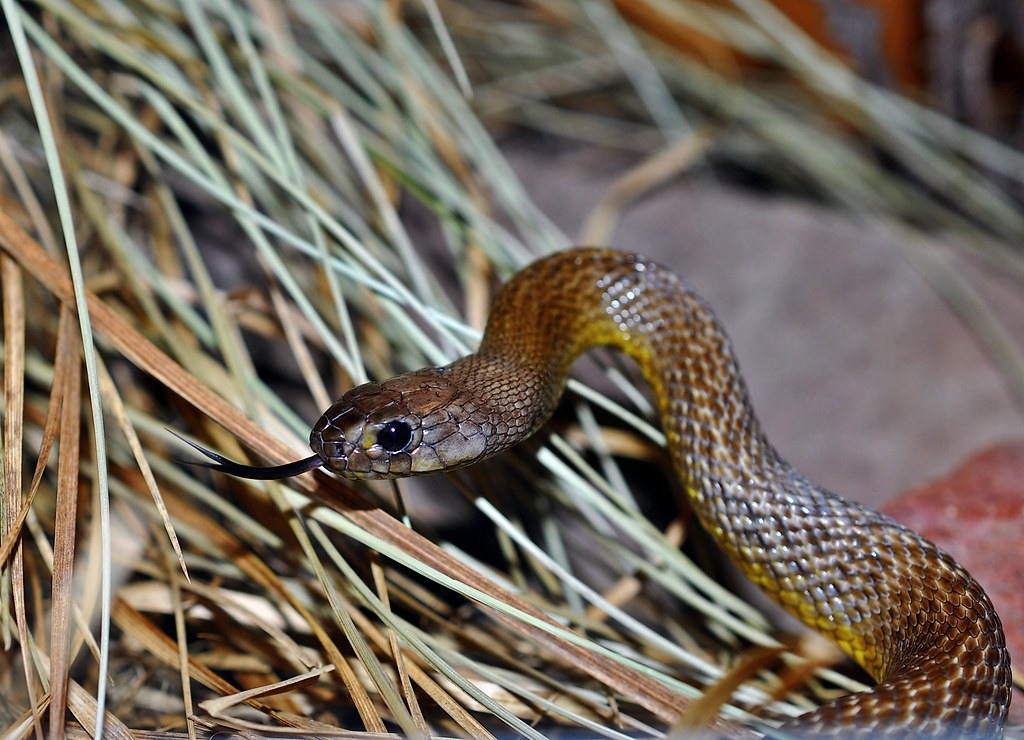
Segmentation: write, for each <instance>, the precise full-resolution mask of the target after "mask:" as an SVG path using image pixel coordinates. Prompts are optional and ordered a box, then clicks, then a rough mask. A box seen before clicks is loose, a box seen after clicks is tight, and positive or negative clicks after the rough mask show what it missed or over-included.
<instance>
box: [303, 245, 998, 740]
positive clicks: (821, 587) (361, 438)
mask: <svg viewBox="0 0 1024 740" xmlns="http://www.w3.org/2000/svg"><path fill="white" fill-rule="evenodd" d="M599 345H604V346H612V347H616V348H619V349H621V350H622V351H624V352H625V353H626V354H628V355H629V356H630V357H632V358H633V359H634V360H635V361H636V362H637V363H638V364H639V366H640V368H641V370H642V371H643V374H644V376H645V378H646V379H647V381H648V382H649V383H650V385H651V386H652V388H653V395H654V398H655V399H656V404H657V407H658V411H659V413H660V417H661V422H662V425H663V428H664V431H665V434H666V437H667V440H668V450H669V453H670V455H671V458H672V463H673V465H674V468H675V470H676V472H677V473H678V475H679V477H680V479H681V481H682V483H683V485H684V487H685V489H686V491H687V493H688V495H689V500H690V502H691V506H692V508H693V511H694V512H695V513H696V515H697V516H698V517H699V519H700V521H701V523H702V525H703V526H704V528H705V529H706V530H707V531H708V532H709V533H710V534H711V535H712V536H713V537H714V539H715V540H716V542H717V543H718V544H719V546H721V548H722V549H724V550H725V551H726V552H727V553H728V554H729V556H730V557H731V558H732V559H733V560H734V561H735V562H736V563H737V564H738V565H739V567H740V568H741V569H742V570H743V572H744V573H745V574H746V575H747V576H748V577H749V578H750V579H751V580H753V581H754V582H755V583H756V584H757V585H758V586H760V587H761V588H762V589H763V590H764V591H765V592H766V593H767V594H769V595H770V596H771V597H772V598H773V599H774V600H775V601H777V602H778V603H780V604H781V605H782V606H783V607H784V608H785V609H786V610H788V611H789V612H790V613H792V614H794V615H795V616H796V617H798V618H799V619H800V620H802V621H803V622H804V623H805V624H807V625H808V626H810V627H811V628H813V629H815V630H817V631H818V632H820V633H821V634H823V635H825V636H827V637H829V638H830V639H831V640H833V641H834V642H835V643H836V644H838V646H839V647H840V648H841V649H842V650H843V651H844V652H845V653H846V654H848V655H849V656H850V657H851V658H852V659H853V660H854V661H856V662H857V663H858V664H860V665H861V666H862V667H863V668H864V669H865V670H866V671H867V672H868V673H869V674H870V675H871V676H872V677H873V678H874V679H875V680H876V681H877V682H878V684H877V685H876V686H874V687H873V688H871V689H869V690H867V691H864V692H861V693H856V694H851V695H848V696H845V697H843V698H841V699H839V700H838V701H835V702H833V703H831V704H827V705H825V706H822V707H820V708H819V709H817V710H815V711H813V712H810V713H808V714H805V715H803V716H801V717H799V718H797V719H796V720H795V721H793V722H792V723H791V724H787V725H785V726H784V727H783V728H782V730H781V732H782V733H783V734H794V735H800V736H803V735H807V734H833V735H836V736H848V735H850V734H853V733H860V734H865V735H873V734H877V733H885V734H897V735H907V736H918V735H928V734H931V735H944V736H954V737H959V736H985V737H998V736H1000V735H1001V734H1002V731H1003V726H1004V723H1005V720H1006V714H1007V709H1008V707H1009V703H1010V680H1011V675H1010V663H1009V655H1008V653H1007V651H1006V647H1005V643H1004V638H1003V631H1002V627H1001V625H1000V621H999V617H998V616H997V615H996V612H995V610H994V609H993V607H992V603H991V601H990V600H989V598H988V596H987V595H986V594H985V592H984V591H983V590H982V588H981V587H980V586H979V585H978V583H977V582H976V581H975V580H974V578H972V577H971V576H970V575H969V574H968V573H967V572H966V571H965V570H964V568H963V567H961V566H960V565H959V564H958V563H956V562H955V561H954V560H953V559H952V558H951V557H950V556H949V555H948V554H946V553H945V552H943V551H942V550H941V549H939V548H938V547H936V546H935V545H934V544H932V543H931V542H929V541H928V540H926V539H924V538H923V537H921V536H920V535H918V534H917V533H915V532H913V531H911V530H910V529H907V528H906V527H904V526H902V525H900V524H898V523H897V522H895V521H894V520H892V519H891V518H889V517H887V516H885V515H883V514H880V513H878V512H876V511H874V510H872V509H870V508H867V507H865V506H862V505H859V504H857V503H852V502H849V501H846V500H845V499H843V498H841V497H839V496H837V495H835V494H833V493H830V492H828V491H826V490H824V489H822V488H820V487H819V486H817V485H815V484H814V483H812V482H811V481H809V480H808V479H806V478H805V477H804V476H802V475H801V474H800V473H799V472H798V471H796V470H795V469H794V468H793V467H792V466H790V465H789V464H787V463H786V462H785V461H784V460H783V459H782V458H781V457H780V456H779V455H778V454H777V453H776V451H775V449H774V448H773V447H772V445H771V444H770V443H769V442H768V440H767V439H766V438H765V435H764V434H763V433H762V430H761V427H760V424H759V423H758V420H757V417H756V416H755V414H754V412H753V409H752V407H751V404H750V401H749V399H748V395H747V391H746V388H745V384H744V382H743V379H742V377H741V375H740V372H739V368H738V366H737V362H736V359H735V357H734V354H733V351H732V348H731V344H730V340H729V339H728V337H727V335H726V333H725V331H724V330H723V328H722V326H721V325H720V323H719V321H718V320H717V318H716V317H715V315H714V313H713V312H712V310H711V308H710V307H709V306H708V305H707V304H706V303H705V302H704V301H703V300H702V299H701V298H700V297H699V296H698V295H697V294H696V293H694V292H693V291H692V290H691V289H689V288H688V287H687V286H686V285H685V284H684V283H683V282H682V281H681V280H680V279H679V278H678V277H677V276H676V275H675V274H673V273H672V272H671V271H669V270H667V269H665V268H663V267H661V266H659V265H657V264H656V263H654V262H651V261H649V260H646V259H644V258H642V257H638V256H636V255H630V254H625V253H622V252H617V251H612V250H605V249H574V250H570V251H567V252H563V253H560V254H556V255H553V256H551V257H547V258H544V259H541V260H540V261H538V262H536V263H534V264H533V265H531V266H529V267H527V268H526V269H524V270H523V271H521V272H519V273H518V274H516V275H515V276H514V277H513V278H512V279H511V280H510V281H509V282H508V283H506V284H505V285H504V287H503V288H502V289H501V290H500V292H499V294H498V295H497V297H496V300H495V304H494V307H493V309H492V311H491V314H490V318H489V320H488V324H487V328H486V331H485V334H484V338H483V341H482V343H481V345H480V347H479V349H478V351H477V352H476V353H474V354H471V355H469V356H467V357H464V358H462V359H460V360H458V361H456V362H454V363H452V364H450V365H447V366H445V367H440V368H427V369H423V370H417V371H414V372H411V373H406V374H404V375H400V376H398V377H395V378H392V379H390V380H387V381H385V382H382V383H368V384H366V385H362V386H359V387H357V388H355V389H353V390H352V391H350V392H349V393H347V394H346V395H345V396H344V397H343V398H341V399H340V400H339V401H338V402H337V403H335V404H334V405H333V406H331V408H330V409H329V410H328V411H327V412H326V413H325V414H324V415H323V417H322V418H321V419H320V421H319V422H318V423H317V424H316V426H315V428H314V429H313V431H312V433H311V436H310V444H311V446H312V448H313V451H314V452H315V453H316V457H318V458H319V459H320V460H321V461H322V462H323V464H324V465H326V467H328V468H329V469H330V470H332V471H334V472H335V473H337V474H339V475H341V476H345V477H348V478H358V479H365V478H395V477H403V476H409V475H418V474H425V473H433V472H439V471H447V470H452V469H455V468H458V467H461V466H465V465H469V464H471V463H473V462H476V461H478V460H481V459H483V458H486V457H489V456H491V455H494V454H496V453H498V452H501V451H502V450H504V449H507V448H508V447H510V446H512V445H514V444H516V443H518V442H520V441H522V440H524V439H526V438H527V437H529V436H530V435H531V434H533V433H534V432H535V431H537V429H538V428H539V427H541V426H542V425H543V424H544V423H545V421H546V420H547V419H548V417H549V416H550V415H551V413H552V411H553V410H554V408H555V405H556V404H557V402H558V400H559V397H560V396H561V394H562V391H563V388H564V386H565V383H566V379H567V377H568V375H569V371H570V368H571V366H572V364H573V362H574V361H575V360H576V359H577V357H579V355H580V354H582V353H583V352H585V351H587V350H588V349H590V348H592V347H595V346H599ZM311 459H312V458H311Z"/></svg>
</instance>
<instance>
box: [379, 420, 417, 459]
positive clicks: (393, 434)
mask: <svg viewBox="0 0 1024 740" xmlns="http://www.w3.org/2000/svg"><path fill="white" fill-rule="evenodd" d="M411 441H412V427H410V426H409V424H408V423H406V422H404V421H400V420H395V421H389V422H386V423H385V424H384V425H383V426H381V428H380V429H379V430H378V431H377V444H379V445H380V446H381V447H383V448H384V450H385V451H387V452H401V451H402V450H404V449H405V448H406V447H407V446H408V445H409V442H411Z"/></svg>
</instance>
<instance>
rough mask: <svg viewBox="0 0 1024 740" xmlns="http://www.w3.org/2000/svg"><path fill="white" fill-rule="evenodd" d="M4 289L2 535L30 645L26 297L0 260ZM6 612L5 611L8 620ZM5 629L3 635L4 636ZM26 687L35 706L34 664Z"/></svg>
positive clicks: (19, 622)
mask: <svg viewBox="0 0 1024 740" xmlns="http://www.w3.org/2000/svg"><path fill="white" fill-rule="evenodd" d="M0 284H2V291H3V313H4V318H3V325H4V349H5V352H6V354H5V357H4V429H3V435H4V438H3V447H4V451H3V465H4V470H3V475H4V481H3V482H4V492H3V493H4V496H3V514H4V521H3V533H4V536H5V537H6V536H8V535H10V536H11V537H12V538H13V542H14V550H13V552H12V554H11V558H10V561H9V568H8V570H7V571H6V573H7V576H8V578H9V579H10V580H9V581H7V580H5V581H4V586H5V587H8V588H9V589H10V590H9V591H8V595H9V596H10V597H12V599H13V601H14V617H15V623H16V626H17V630H18V640H19V642H20V643H21V644H22V645H28V644H29V631H28V616H27V612H26V609H25V560H24V553H23V551H22V547H21V530H20V529H15V527H16V526H17V523H18V512H19V511H20V510H21V509H22V491H21V484H22V465H21V451H22V434H23V432H24V419H25V416H24V415H25V294H24V286H23V284H22V274H21V268H20V267H19V266H18V265H17V264H16V263H15V262H14V261H13V260H11V259H9V258H7V257H4V256H2V255H0ZM7 613H8V612H7V610H6V609H5V610H4V614H5V620H6V619H7V616H6V615H7ZM6 634H7V633H6V630H5V636H6ZM22 667H23V669H24V672H25V687H26V689H27V690H28V692H29V697H30V698H31V700H32V704H33V705H35V704H36V703H37V698H36V691H37V690H38V688H39V684H38V683H37V682H36V680H35V676H34V674H33V671H32V668H33V664H32V662H31V661H28V660H26V661H23V663H22ZM41 719H42V718H41V717H40V716H39V715H38V714H37V715H36V716H35V717H33V723H34V724H35V729H36V733H37V735H39V736H40V737H41V736H42V732H43V728H42V721H41Z"/></svg>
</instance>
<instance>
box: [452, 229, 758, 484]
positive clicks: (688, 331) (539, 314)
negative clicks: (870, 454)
mask: <svg viewBox="0 0 1024 740" xmlns="http://www.w3.org/2000/svg"><path fill="white" fill-rule="evenodd" d="M599 346H607V347H612V348H616V349H619V350H621V351H622V352H624V353H625V354H626V355H628V356H630V357H631V358H632V359H634V360H635V361H636V362H637V363H638V364H639V366H640V368H641V370H642V372H643V374H644V376H645V379H646V380H647V381H648V383H649V384H650V385H651V387H652V390H653V396H654V398H655V400H656V403H657V406H658V411H659V414H660V416H661V419H662V423H663V427H664V431H665V434H666V436H667V438H668V449H669V450H670V451H671V452H672V455H673V462H674V464H675V467H676V469H677V471H678V472H679V474H680V476H681V477H682V479H683V482H684V483H685V484H686V487H687V489H688V490H690V491H691V493H694V494H696V495H697V496H701V495H702V490H701V489H702V487H703V482H704V481H706V480H708V479H709V478H710V477H717V478H728V479H738V480H739V479H749V478H750V477H751V476H754V477H763V476H764V475H765V474H766V473H767V472H768V471H770V470H771V469H773V468H774V467H776V465H777V456H776V455H775V452H774V451H773V449H772V448H771V446H770V445H769V443H768V442H767V440H766V439H765V437H764V435H763V434H762V433H761V429H760V426H759V424H758V421H757V417H756V416H755V415H754V413H753V410H752V408H751V406H750V402H749V400H748V397H747V392H746V387H745V385H744V382H743V379H742V377H741V376H740V372H739V368H738V366H737V363H736V361H735V359H734V355H733V351H732V347H731V343H730V341H729V338H728V336H727V335H726V333H725V331H724V329H723V328H722V327H721V325H720V324H719V322H718V320H717V318H716V317H715V315H714V313H713V312H712V311H711V309H710V308H709V307H708V306H707V304H706V303H705V302H704V301H703V299H701V298H700V296H698V295H697V294H696V293H695V292H694V291H692V290H691V289H690V288H689V287H688V286H686V285H685V284H684V283H683V282H682V281H681V280H680V279H679V278H678V276H676V275H675V274H674V273H672V272H671V271H669V270H666V269H664V268H661V267H660V266H658V265H657V264H655V263H653V262H649V261H646V260H644V259H642V258H639V257H636V256H635V255H626V254H622V253H620V252H614V251H610V250H603V249H592V250H574V251H572V252H568V253H564V254H558V255H555V256H553V257H549V258H547V259H545V260H541V261H540V262H537V263H535V264H534V265H532V266H530V267H528V268H527V269H526V270H524V271H522V272H521V273H519V274H518V275H516V276H515V277H514V278H513V279H512V280H511V281H510V282H508V283H506V285H505V286H504V287H503V289H502V290H501V291H500V292H499V294H498V296H497V297H496V299H495V305H494V308H493V309H492V311H491V320H490V321H489V323H488V325H487V330H486V331H485V333H484V339H483V342H482V343H481V346H480V350H479V351H478V353H477V355H476V356H473V357H471V358H467V360H468V361H469V362H470V364H471V365H472V366H473V368H472V372H476V373H479V372H484V371H485V370H483V369H482V368H488V367H500V368H501V371H502V372H506V371H508V370H510V369H512V371H513V372H514V373H515V377H517V378H519V379H521V381H522V382H521V384H520V385H519V386H518V387H513V388H509V389H508V391H507V392H508V393H509V394H511V395H518V394H525V395H526V396H528V397H529V398H530V400H531V401H533V400H536V401H537V403H536V405H535V408H534V415H533V417H532V418H531V419H530V423H529V424H528V425H527V429H528V431H527V433H526V436H528V434H532V433H533V432H534V431H536V429H537V428H539V427H540V426H541V425H542V424H543V423H544V422H545V421H546V420H547V419H548V417H549V416H550V414H551V413H552V411H553V410H554V408H555V406H556V405H557V402H558V399H559V397H560V396H561V394H562V391H563V389H564V387H565V383H566V380H567V378H568V376H569V373H570V369H571V367H572V365H573V363H574V362H575V361H576V360H577V358H578V357H579V356H580V355H581V354H583V353H584V352H586V351H587V350H589V349H592V348H594V347H599ZM509 405H515V404H514V402H513V401H511V400H505V399H503V400H501V401H499V402H497V403H496V406H497V407H500V408H502V409H504V408H507V407H508V406H509ZM506 446H507V445H506Z"/></svg>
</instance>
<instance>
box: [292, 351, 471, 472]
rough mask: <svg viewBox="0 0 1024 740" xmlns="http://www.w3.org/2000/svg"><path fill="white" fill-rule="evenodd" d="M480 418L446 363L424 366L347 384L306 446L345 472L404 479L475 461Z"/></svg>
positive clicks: (318, 424) (336, 469)
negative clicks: (379, 379) (382, 378)
mask: <svg viewBox="0 0 1024 740" xmlns="http://www.w3.org/2000/svg"><path fill="white" fill-rule="evenodd" d="M486 419H487V417H486V414H484V413H483V411H482V410H481V409H479V403H474V402H473V401H471V400H470V399H469V398H468V397H466V396H465V394H464V393H462V392H460V391H459V389H458V388H457V387H456V385H455V384H454V383H453V382H452V380H451V378H450V371H449V370H448V368H429V369H426V370H417V371H415V372H411V373H406V374H404V375H399V376H397V377H394V378H391V379H389V380H386V381H384V382H382V383H366V384H364V385H361V386H358V387H356V388H353V389H352V390H350V391H349V392H348V393H346V394H345V395H344V396H342V397H341V398H340V399H339V400H338V401H337V402H336V403H335V404H334V405H332V406H331V407H330V408H329V409H327V411H326V412H325V413H324V415H323V416H321V417H320V420H319V421H318V422H317V423H316V426H314V427H313V431H312V432H311V433H310V435H309V445H310V447H312V448H313V451H314V452H315V453H316V454H317V455H319V456H320V458H321V459H322V460H323V461H324V465H325V466H326V467H327V468H328V469H330V470H332V471H333V472H335V473H337V474H338V475H340V476H343V477H345V478H357V479H382V478H404V477H406V476H410V475H424V474H427V473H437V472H442V471H447V470H453V469H455V468H459V467H462V466H464V465H469V464H470V463H472V462H474V461H475V460H477V459H478V458H479V457H480V456H481V455H482V454H483V453H484V451H485V448H486V439H487V435H486V431H487V430H486V427H487V420H486Z"/></svg>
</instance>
